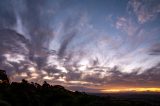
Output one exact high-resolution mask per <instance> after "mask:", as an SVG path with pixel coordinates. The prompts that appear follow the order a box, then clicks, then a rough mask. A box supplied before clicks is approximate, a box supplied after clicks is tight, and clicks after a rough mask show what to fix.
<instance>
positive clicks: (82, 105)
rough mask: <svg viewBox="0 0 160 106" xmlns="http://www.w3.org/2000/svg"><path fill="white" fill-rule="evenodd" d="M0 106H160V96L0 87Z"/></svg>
mask: <svg viewBox="0 0 160 106" xmlns="http://www.w3.org/2000/svg"><path fill="white" fill-rule="evenodd" d="M0 106H160V94H108V95H106V94H99V95H98V94H96V95H95V94H94V95H93V94H86V93H81V92H77V91H76V92H72V91H69V90H66V89H65V88H64V87H62V86H60V85H56V86H51V85H49V84H48V83H46V82H44V84H43V85H39V84H37V83H28V82H27V81H26V80H22V82H21V83H17V82H13V83H11V84H10V83H0Z"/></svg>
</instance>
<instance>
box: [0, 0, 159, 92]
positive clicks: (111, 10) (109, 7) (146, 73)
mask: <svg viewBox="0 0 160 106" xmlns="http://www.w3.org/2000/svg"><path fill="white" fill-rule="evenodd" d="M0 68H1V69H4V70H6V72H7V74H8V76H9V78H10V80H11V81H21V80H22V79H26V80H28V81H29V82H37V83H40V84H42V83H43V82H44V81H47V82H48V83H49V84H52V85H57V84H59V85H62V86H65V87H66V88H68V89H70V90H73V91H74V90H79V91H85V92H107V91H119V90H124V91H125V90H126V89H127V90H131V91H132V90H137V89H139V91H142V90H143V89H146V90H149V89H153V90H155V89H156V90H158V89H159V91H160V77H159V76H160V1H159V0H19V1H18V0H3V1H0Z"/></svg>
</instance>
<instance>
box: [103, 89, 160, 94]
mask: <svg viewBox="0 0 160 106" xmlns="http://www.w3.org/2000/svg"><path fill="white" fill-rule="evenodd" d="M101 92H105V93H119V92H160V88H119V89H118V88H117V89H104V90H101Z"/></svg>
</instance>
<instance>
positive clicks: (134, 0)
mask: <svg viewBox="0 0 160 106" xmlns="http://www.w3.org/2000/svg"><path fill="white" fill-rule="evenodd" d="M128 5H129V6H128V9H129V11H131V10H132V11H133V12H134V14H135V15H136V17H137V19H138V22H139V23H141V24H143V23H146V22H147V21H151V20H153V19H155V18H156V17H157V16H158V14H159V13H160V2H159V1H158V0H154V1H153V0H130V1H129V3H128Z"/></svg>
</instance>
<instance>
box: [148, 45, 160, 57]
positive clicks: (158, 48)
mask: <svg viewBox="0 0 160 106" xmlns="http://www.w3.org/2000/svg"><path fill="white" fill-rule="evenodd" d="M148 51H149V54H150V55H160V43H156V44H153V45H152V46H151V47H150V49H149V50H148Z"/></svg>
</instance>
